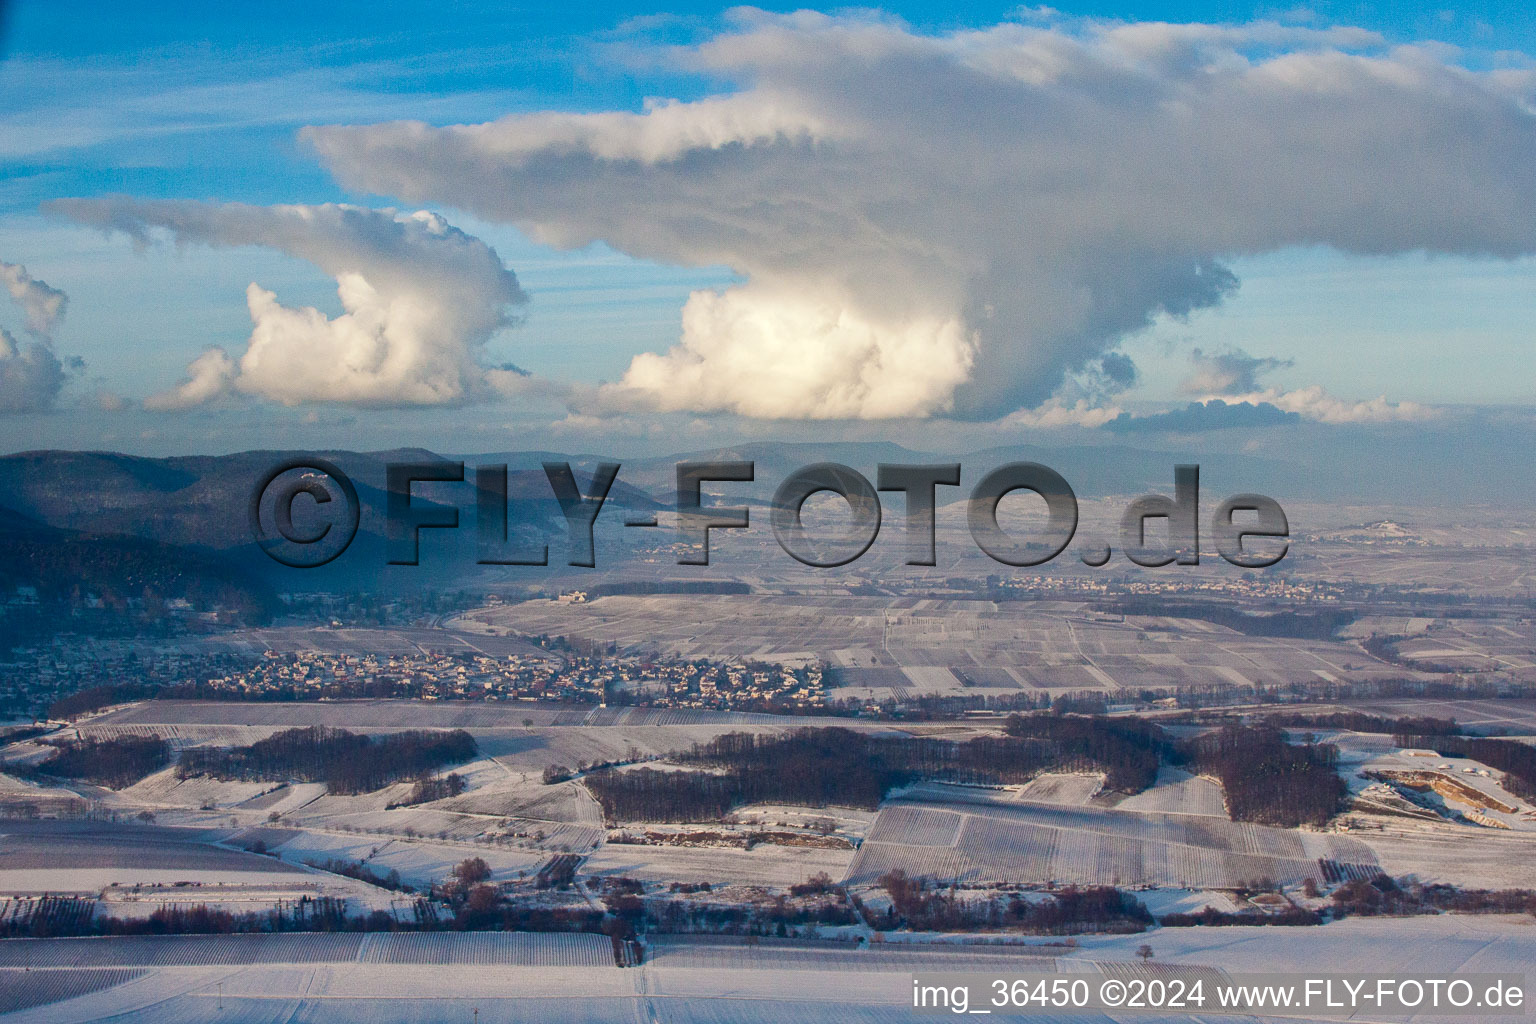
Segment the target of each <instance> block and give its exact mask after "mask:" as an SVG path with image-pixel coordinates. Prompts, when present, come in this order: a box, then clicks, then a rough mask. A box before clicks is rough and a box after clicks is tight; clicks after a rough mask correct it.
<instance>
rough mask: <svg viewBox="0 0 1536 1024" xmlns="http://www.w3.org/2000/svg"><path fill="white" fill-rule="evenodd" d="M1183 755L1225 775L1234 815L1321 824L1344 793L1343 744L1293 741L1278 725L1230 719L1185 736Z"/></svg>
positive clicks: (1284, 824)
mask: <svg viewBox="0 0 1536 1024" xmlns="http://www.w3.org/2000/svg"><path fill="white" fill-rule="evenodd" d="M1178 756H1179V757H1181V758H1182V759H1184V760H1187V761H1188V762H1190V763H1191V764H1192V765H1193V767H1194V768H1195V770H1197V771H1200V772H1206V773H1208V774H1211V775H1214V776H1216V777H1217V778H1218V779H1220V780H1221V784H1222V787H1223V788H1224V789H1225V790H1226V794H1227V810H1228V811H1229V812H1230V813H1231V815H1232V820H1233V821H1253V822H1258V823H1260V824H1264V825H1277V826H1280V827H1282V828H1295V827H1296V826H1298V825H1302V824H1312V825H1321V824H1323V823H1324V822H1326V821H1327V820H1328V819H1329V818H1331V817H1333V815H1334V812H1335V811H1337V810H1338V807H1339V802H1340V801H1341V800H1342V799H1343V798H1344V793H1345V786H1344V780H1343V779H1341V778H1339V773H1338V763H1339V750H1338V748H1337V747H1335V746H1333V745H1332V744H1331V743H1307V744H1302V745H1300V746H1296V745H1292V744H1290V743H1287V742H1286V741H1285V733H1284V732H1282V731H1281V730H1279V729H1277V728H1275V727H1274V726H1270V725H1247V726H1245V725H1228V726H1225V727H1223V728H1221V729H1217V730H1216V731H1214V732H1208V733H1205V734H1203V735H1201V736H1196V737H1193V738H1192V739H1189V740H1186V741H1184V742H1183V743H1182V744H1180V745H1179V748H1178Z"/></svg>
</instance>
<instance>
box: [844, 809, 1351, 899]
mask: <svg viewBox="0 0 1536 1024" xmlns="http://www.w3.org/2000/svg"><path fill="white" fill-rule="evenodd" d="M1323 863H1337V864H1342V865H1353V866H1355V867H1352V868H1349V869H1347V870H1348V871H1350V872H1354V873H1363V874H1374V870H1373V869H1374V865H1375V864H1376V857H1375V855H1374V854H1373V853H1372V852H1371V850H1370V848H1369V847H1367V846H1366V845H1365V844H1364V843H1361V842H1359V841H1358V840H1354V839H1351V838H1349V837H1345V836H1339V835H1333V834H1322V833H1301V832H1294V831H1288V830H1282V829H1272V828H1266V827H1264V826H1261V825H1253V824H1249V823H1245V822H1227V821H1221V820H1220V819H1216V818H1212V817H1196V816H1188V815H1161V816H1158V815H1150V814H1140V813H1130V812H1121V811H1112V810H1110V811H1106V810H1101V809H1097V808H1061V807H1050V806H1024V805H1017V804H1015V805H1001V804H986V803H977V804H953V805H949V806H947V807H935V806H915V805H910V804H900V803H898V804H893V805H890V806H888V807H887V808H886V809H884V810H882V811H881V812H880V815H879V817H878V818H876V820H875V825H874V828H873V829H872V830H871V833H870V837H869V839H868V840H867V841H866V842H865V843H864V845H863V846H862V847H861V848H860V850H859V853H858V855H857V856H856V857H855V859H854V862H853V864H852V865H851V867H850V869H849V873H848V881H849V882H851V883H855V884H872V883H874V882H875V881H876V880H878V879H879V878H880V876H882V875H884V874H885V873H886V872H888V871H893V870H898V869H899V870H902V871H905V872H906V873H907V874H908V875H910V876H913V877H927V878H933V879H936V880H939V881H945V882H950V881H954V882H985V881H1001V882H1016V883H1057V884H1075V885H1160V886H1172V887H1177V888H1193V889H1205V888H1233V887H1238V886H1241V885H1243V884H1244V883H1247V882H1251V881H1256V880H1258V879H1265V878H1267V879H1271V880H1273V881H1275V882H1278V883H1280V884H1294V883H1297V882H1300V881H1302V880H1304V879H1307V878H1312V879H1314V880H1315V881H1317V882H1323V881H1325V876H1324V872H1325V869H1324V867H1323V866H1322V864H1323Z"/></svg>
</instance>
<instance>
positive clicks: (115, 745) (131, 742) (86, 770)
mask: <svg viewBox="0 0 1536 1024" xmlns="http://www.w3.org/2000/svg"><path fill="white" fill-rule="evenodd" d="M170 762H171V748H170V745H169V744H167V743H166V742H165V740H163V739H161V738H160V737H159V736H145V737H138V736H123V737H119V738H118V739H111V740H94V739H88V740H85V741H83V742H80V743H68V744H64V745H62V746H60V747H59V752H58V753H57V754H55V755H54V756H53V757H51V758H49V759H48V760H47V761H44V762H43V764H42V766H41V768H40V770H41V771H43V772H45V773H47V774H49V775H58V776H61V777H63V778H66V779H81V780H83V781H85V782H93V783H95V784H96V785H98V786H107V787H110V788H112V789H122V788H123V787H124V786H131V785H133V784H134V783H135V782H138V781H139V780H140V779H142V778H143V777H144V776H146V775H149V774H150V773H152V772H157V771H159V770H160V769H161V768H164V767H165V766H166V765H168V764H170Z"/></svg>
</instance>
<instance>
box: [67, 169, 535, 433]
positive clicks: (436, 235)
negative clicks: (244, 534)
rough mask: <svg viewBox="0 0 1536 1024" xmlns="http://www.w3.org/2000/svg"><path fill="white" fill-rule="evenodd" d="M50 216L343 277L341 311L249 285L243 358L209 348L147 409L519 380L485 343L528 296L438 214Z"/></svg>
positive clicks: (419, 401)
mask: <svg viewBox="0 0 1536 1024" xmlns="http://www.w3.org/2000/svg"><path fill="white" fill-rule="evenodd" d="M48 208H49V209H51V210H52V211H54V212H56V213H60V214H63V215H65V216H67V217H70V218H71V219H73V220H75V221H77V222H79V223H82V224H86V225H90V226H95V227H99V228H102V229H103V230H106V231H116V232H122V233H124V234H126V235H128V236H129V237H130V238H132V239H133V240H134V242H135V243H136V244H140V245H145V244H150V243H151V242H152V241H153V240H154V239H155V238H156V237H157V236H158V235H160V234H161V233H163V234H165V235H168V236H169V237H170V238H171V239H173V240H174V241H175V242H176V243H177V244H179V245H180V244H201V245H210V246H261V247H264V248H269V249H275V250H277V251H280V252H284V253H287V254H288V255H291V256H295V257H298V258H299V259H303V260H306V261H308V262H310V263H312V264H314V265H315V266H317V267H319V268H320V269H321V270H322V271H324V272H325V273H326V274H328V275H330V276H331V277H334V278H335V279H336V286H337V287H336V290H337V294H338V295H339V296H340V299H341V305H342V309H343V313H342V314H341V315H340V316H337V317H334V318H332V317H327V316H326V315H325V314H324V313H322V312H321V311H320V310H317V309H314V308H313V307H303V308H294V307H290V306H284V305H283V304H282V303H281V302H279V301H278V299H277V296H276V295H275V294H274V293H273V292H271V291H269V290H267V289H265V288H263V287H261V286H260V285H259V284H256V283H254V282H253V283H252V284H251V285H250V286H249V287H248V288H247V289H246V305H247V308H248V309H249V311H250V316H251V323H252V331H251V337H250V341H249V343H248V344H247V346H246V350H245V352H244V354H242V355H241V356H240V357H239V358H238V359H236V358H235V357H234V356H232V355H230V354H229V353H228V352H226V351H224V350H223V349H222V348H217V347H215V348H209V349H207V350H205V351H204V352H203V353H202V354H201V355H199V356H198V357H197V358H196V359H194V360H193V361H192V362H191V363H190V364H189V365H188V367H187V379H186V381H184V382H183V383H182V384H180V385H179V386H177V387H175V388H173V389H172V390H170V391H167V392H164V393H161V394H157V395H154V396H151V397H150V398H149V399H148V400H146V402H145V406H146V407H147V408H150V409H156V410H172V409H185V408H190V407H192V406H196V405H201V404H203V403H205V402H209V401H211V400H213V399H215V398H218V397H220V396H222V395H225V394H228V393H230V392H239V393H242V394H247V395H253V396H257V397H261V398H265V399H269V400H271V401H275V402H280V403H283V404H285V405H297V404H300V403H305V402H337V403H348V404H355V405H364V406H381V407H390V406H409V405H455V404H460V403H463V402H466V401H472V400H474V399H477V398H481V397H485V396H487V395H491V394H494V393H495V392H497V391H498V390H502V389H512V388H516V387H518V386H519V385H520V382H521V380H522V376H521V375H520V374H519V373H517V372H513V371H510V370H500V369H495V368H492V367H488V366H486V365H483V364H482V362H481V357H482V356H483V354H484V348H485V344H486V342H487V341H488V340H489V339H490V338H491V336H492V335H493V334H494V333H495V332H496V331H498V330H500V329H501V328H503V327H506V326H508V325H509V324H511V323H513V322H514V321H513V318H512V315H511V313H510V312H509V310H510V309H511V308H512V307H515V306H519V305H521V304H523V303H525V302H526V301H527V296H526V295H525V294H524V293H523V290H522V288H521V287H520V286H519V285H518V282H517V277H516V275H515V274H513V272H512V271H511V270H509V269H507V268H506V267H505V266H504V265H503V264H502V262H501V259H500V257H499V256H497V254H496V250H494V249H492V248H491V247H490V246H488V245H486V244H485V243H484V242H482V241H480V240H479V239H477V238H475V237H473V236H471V235H468V234H465V233H464V232H462V231H460V230H459V229H457V228H455V227H453V226H452V225H450V224H449V223H448V222H447V221H445V220H444V219H443V218H442V217H440V216H438V215H437V214H434V213H429V212H426V211H421V212H417V213H397V212H396V211H393V210H371V209H366V208H363V207H357V206H346V205H338V204H325V205H321V206H270V207H267V206H248V205H245V204H240V203H228V204H223V205H217V204H210V203H200V202H193V201H179V200H164V201H141V200H134V199H126V198H115V199H99V200H91V199H66V200H59V201H57V202H54V203H50V204H48Z"/></svg>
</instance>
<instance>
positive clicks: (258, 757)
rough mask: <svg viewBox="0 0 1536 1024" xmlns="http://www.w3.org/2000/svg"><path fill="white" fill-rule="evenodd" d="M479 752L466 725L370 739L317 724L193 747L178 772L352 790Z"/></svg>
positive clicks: (364, 789)
mask: <svg viewBox="0 0 1536 1024" xmlns="http://www.w3.org/2000/svg"><path fill="white" fill-rule="evenodd" d="M476 752H477V748H476V746H475V741H474V738H473V737H472V736H470V735H469V733H467V732H465V731H464V730H463V729H454V730H452V731H451V732H432V731H427V730H414V729H413V730H410V731H407V732H397V733H392V734H390V735H387V736H380V737H377V738H371V737H368V736H360V735H357V734H356V733H351V732H348V731H347V730H345V729H331V728H327V727H325V726H323V725H314V726H310V727H309V728H305V729H285V730H284V731H282V732H279V733H274V734H273V735H271V736H268V737H267V738H266V739H264V740H258V741H257V742H255V743H252V744H251V745H250V746H248V747H190V748H188V749H186V750H183V751H182V753H181V762H180V764H179V765H178V766H177V768H176V773H177V775H178V776H179V777H181V778H183V779H188V778H191V777H193V776H195V775H210V776H212V777H213V778H216V779H297V780H299V781H301V782H323V783H325V786H326V789H328V790H329V791H330V792H332V793H340V794H344V795H351V794H356V793H368V792H372V791H373V790H376V789H383V788H384V787H385V786H388V785H390V784H391V783H394V782H398V781H400V780H401V779H412V778H417V777H419V776H421V775H422V774H423V773H425V772H432V771H435V770H437V769H438V768H441V767H443V766H444V765H449V764H455V763H458V762H461V761H468V760H470V759H471V758H473V757H474V756H475V754H476Z"/></svg>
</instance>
